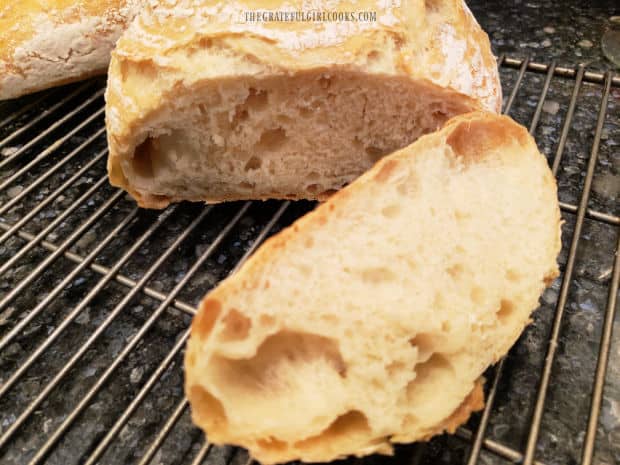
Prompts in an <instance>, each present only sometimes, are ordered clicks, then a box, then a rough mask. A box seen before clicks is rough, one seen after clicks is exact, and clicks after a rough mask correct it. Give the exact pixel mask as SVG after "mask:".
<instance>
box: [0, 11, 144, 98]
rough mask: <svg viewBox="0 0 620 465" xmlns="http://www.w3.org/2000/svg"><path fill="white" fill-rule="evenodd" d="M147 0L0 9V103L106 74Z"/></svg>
mask: <svg viewBox="0 0 620 465" xmlns="http://www.w3.org/2000/svg"><path fill="white" fill-rule="evenodd" d="M141 2H142V0H53V1H47V2H38V1H24V2H4V3H5V5H0V99H6V98H15V97H18V96H20V95H24V94H27V93H31V92H36V91H39V90H43V89H46V88H48V87H52V86H58V85H63V84H67V83H70V82H74V81H77V80H81V79H86V78H88V77H91V76H95V75H99V74H104V73H105V71H106V70H107V65H108V63H109V60H110V53H111V51H112V47H113V46H114V43H115V42H116V39H117V38H118V37H119V36H120V34H121V32H122V31H123V30H124V29H125V28H126V26H127V25H128V23H129V21H130V20H131V19H133V17H134V15H135V14H136V13H137V11H138V6H139V4H140V3H141Z"/></svg>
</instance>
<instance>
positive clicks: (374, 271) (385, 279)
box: [360, 266, 396, 284]
mask: <svg viewBox="0 0 620 465" xmlns="http://www.w3.org/2000/svg"><path fill="white" fill-rule="evenodd" d="M360 276H361V278H362V281H364V282H366V283H368V284H381V283H389V282H392V281H395V280H396V275H395V274H394V273H393V272H392V270H390V269H389V268H386V267H383V266H379V267H374V268H366V269H363V270H361V272H360Z"/></svg>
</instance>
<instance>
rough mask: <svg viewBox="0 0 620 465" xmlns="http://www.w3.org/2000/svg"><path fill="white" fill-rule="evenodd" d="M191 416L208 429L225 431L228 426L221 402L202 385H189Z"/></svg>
mask: <svg viewBox="0 0 620 465" xmlns="http://www.w3.org/2000/svg"><path fill="white" fill-rule="evenodd" d="M188 397H189V401H190V403H191V404H192V416H194V417H195V418H196V420H197V421H196V422H197V423H200V424H201V425H205V426H206V427H207V428H208V429H214V430H216V429H217V430H219V431H225V430H226V429H227V426H228V420H227V418H226V411H225V410H224V406H223V405H222V403H221V402H220V401H219V400H218V399H217V398H216V397H214V396H213V395H212V394H211V393H210V392H208V391H207V390H206V389H204V388H203V387H202V386H191V387H190V388H189V392H188Z"/></svg>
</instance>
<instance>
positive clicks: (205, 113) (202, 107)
mask: <svg viewBox="0 0 620 465" xmlns="http://www.w3.org/2000/svg"><path fill="white" fill-rule="evenodd" d="M198 111H199V112H200V114H201V115H202V116H203V117H206V116H208V115H209V108H208V107H207V105H206V104H204V103H199V104H198Z"/></svg>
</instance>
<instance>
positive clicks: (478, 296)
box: [469, 286, 484, 305]
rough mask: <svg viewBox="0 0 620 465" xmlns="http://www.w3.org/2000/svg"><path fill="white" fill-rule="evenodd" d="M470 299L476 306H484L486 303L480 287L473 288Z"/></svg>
mask: <svg viewBox="0 0 620 465" xmlns="http://www.w3.org/2000/svg"><path fill="white" fill-rule="evenodd" d="M469 297H470V298H471V301H472V302H473V303H474V304H475V305H482V303H483V302H484V290H483V289H482V288H481V287H480V286H473V287H472V288H471V291H470V292H469Z"/></svg>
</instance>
